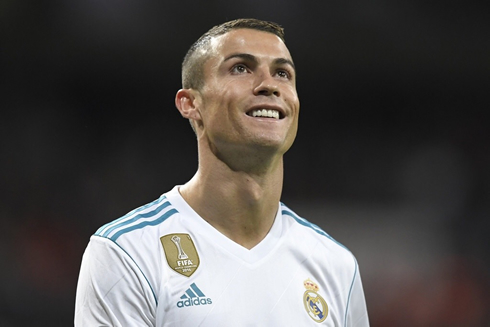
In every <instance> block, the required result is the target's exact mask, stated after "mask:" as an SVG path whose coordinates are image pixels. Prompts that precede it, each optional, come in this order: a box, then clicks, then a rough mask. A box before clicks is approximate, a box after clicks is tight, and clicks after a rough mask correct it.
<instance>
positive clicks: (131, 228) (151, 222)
mask: <svg viewBox="0 0 490 327" xmlns="http://www.w3.org/2000/svg"><path fill="white" fill-rule="evenodd" d="M176 213H178V211H177V210H175V209H170V210H169V211H167V212H166V213H165V214H163V215H161V216H160V217H159V218H158V219H155V220H149V221H148V220H146V221H143V222H141V223H139V224H137V225H133V226H129V227H126V228H124V229H121V230H120V231H118V232H117V233H115V234H114V235H112V236H111V237H109V238H110V239H111V240H113V241H116V240H117V239H118V238H119V236H121V235H123V234H125V233H129V232H131V231H134V230H137V229H141V228H143V227H146V226H155V225H158V224H160V223H162V222H164V221H165V220H167V219H168V218H169V217H170V216H172V215H174V214H176Z"/></svg>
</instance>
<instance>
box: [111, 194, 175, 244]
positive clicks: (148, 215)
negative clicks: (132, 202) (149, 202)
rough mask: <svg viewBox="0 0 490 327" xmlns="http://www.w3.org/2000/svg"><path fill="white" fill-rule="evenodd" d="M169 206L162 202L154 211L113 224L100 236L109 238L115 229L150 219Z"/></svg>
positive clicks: (167, 203)
mask: <svg viewBox="0 0 490 327" xmlns="http://www.w3.org/2000/svg"><path fill="white" fill-rule="evenodd" d="M169 205H170V202H168V201H167V202H164V203H162V204H161V205H159V206H158V207H157V208H155V209H154V210H152V211H149V212H146V213H141V214H138V215H135V216H134V217H133V218H131V219H128V220H125V221H122V222H120V223H119V224H114V225H113V226H112V227H110V228H108V229H107V230H106V231H105V232H104V234H103V235H102V236H105V237H107V236H109V234H110V233H111V232H112V231H113V230H115V229H117V228H122V227H124V226H127V225H129V224H131V223H134V222H135V221H136V220H139V219H141V218H150V217H152V216H156V215H157V214H158V213H159V212H160V211H162V210H163V209H165V208H166V207H168V206H169Z"/></svg>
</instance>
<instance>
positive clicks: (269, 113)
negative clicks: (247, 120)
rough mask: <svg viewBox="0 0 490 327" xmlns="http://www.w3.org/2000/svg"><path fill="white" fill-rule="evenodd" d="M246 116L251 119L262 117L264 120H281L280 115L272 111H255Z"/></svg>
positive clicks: (276, 111)
mask: <svg viewBox="0 0 490 327" xmlns="http://www.w3.org/2000/svg"><path fill="white" fill-rule="evenodd" d="M247 115H248V116H251V117H264V118H272V119H282V118H283V117H281V113H280V112H279V111H278V110H274V109H256V110H252V111H250V112H247Z"/></svg>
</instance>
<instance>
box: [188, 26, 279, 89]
mask: <svg viewBox="0 0 490 327" xmlns="http://www.w3.org/2000/svg"><path fill="white" fill-rule="evenodd" d="M241 28H246V29H253V30H258V31H263V32H268V33H272V34H275V35H277V36H278V37H279V38H280V39H281V40H282V41H283V42H284V43H286V41H285V39H284V29H283V28H282V27H281V26H280V25H279V24H277V23H274V22H268V21H263V20H259V19H255V18H240V19H236V20H232V21H229V22H226V23H223V24H220V25H217V26H214V27H213V28H211V29H210V30H209V31H207V32H206V33H204V34H203V35H202V36H201V37H200V38H199V39H198V40H197V41H196V42H194V44H193V45H192V46H191V47H190V49H189V51H187V54H186V55H185V57H184V61H183V62H182V87H183V88H184V89H191V88H192V89H197V90H199V89H201V88H202V86H203V85H204V72H203V65H204V63H205V62H206V60H207V59H208V56H206V55H204V54H203V53H205V52H206V51H201V50H207V48H208V47H209V44H210V41H211V39H212V38H215V37H217V36H220V35H223V34H226V33H228V32H229V31H231V30H234V29H241Z"/></svg>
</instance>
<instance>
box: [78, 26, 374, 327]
mask: <svg viewBox="0 0 490 327" xmlns="http://www.w3.org/2000/svg"><path fill="white" fill-rule="evenodd" d="M182 76H183V89H181V90H179V91H178V92H177V95H176V99H175V102H176V106H177V108H178V110H179V111H180V113H181V114H182V116H183V117H185V118H187V119H189V121H190V123H191V125H192V128H193V129H194V132H195V134H196V136H197V142H198V157H199V167H198V170H197V173H196V174H195V176H194V177H193V178H192V179H191V180H190V181H189V182H187V183H186V184H184V185H182V186H176V187H175V188H174V189H172V190H171V191H169V192H167V193H165V194H163V195H162V196H161V197H160V198H159V199H157V200H156V201H154V202H152V203H149V204H147V205H145V206H142V207H140V208H138V209H135V210H133V211H132V212H130V213H128V214H127V215H125V216H123V217H121V218H120V219H118V220H115V221H113V222H111V223H108V224H107V225H105V226H103V227H101V228H100V229H99V230H98V231H97V232H96V233H95V235H93V236H92V237H91V240H90V243H89V245H88V247H87V249H86V252H85V254H84V257H83V261H82V267H81V271H80V279H79V283H78V290H77V298H76V313H75V324H76V325H78V326H158V327H160V326H212V327H216V326H309V325H311V326H316V325H317V324H320V325H325V326H368V325H369V323H368V317H367V311H366V305H365V301H364V294H363V290H362V284H361V279H360V276H359V270H358V266H357V262H356V260H355V258H354V256H353V255H352V254H351V253H350V252H349V251H348V250H347V249H346V248H344V247H343V246H342V245H340V244H339V243H337V242H336V241H334V240H333V239H332V238H331V237H330V236H329V235H328V234H326V233H325V232H324V231H322V230H321V229H320V228H318V227H317V226H315V225H313V224H311V223H309V222H307V221H306V220H304V219H302V218H300V217H298V216H297V215H296V214H295V213H294V212H293V211H291V210H290V209H289V208H287V207H286V206H285V205H283V204H282V203H280V202H279V201H280V197H281V191H282V183H283V155H284V153H285V152H286V151H287V150H288V149H289V148H290V146H291V145H292V143H293V140H294V138H295V136H296V131H297V126H298V114H299V100H298V95H297V93H296V71H295V67H294V63H293V60H292V58H291V55H290V53H289V51H288V49H287V47H286V45H285V43H284V35H283V30H282V28H281V27H280V26H278V25H276V24H274V23H270V22H264V21H259V20H255V19H240V20H236V21H231V22H227V23H224V24H222V25H220V26H217V27H214V28H213V29H211V30H210V31H209V32H207V33H206V34H204V35H203V36H202V37H201V38H200V39H199V40H198V41H197V42H196V43H195V44H194V45H193V46H192V47H191V49H190V50H189V52H188V53H187V55H186V57H185V59H184V63H183V69H182Z"/></svg>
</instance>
